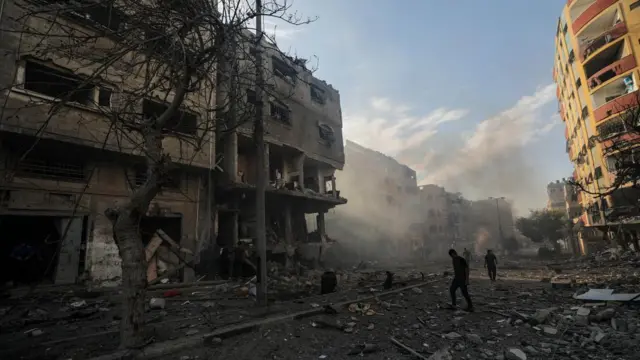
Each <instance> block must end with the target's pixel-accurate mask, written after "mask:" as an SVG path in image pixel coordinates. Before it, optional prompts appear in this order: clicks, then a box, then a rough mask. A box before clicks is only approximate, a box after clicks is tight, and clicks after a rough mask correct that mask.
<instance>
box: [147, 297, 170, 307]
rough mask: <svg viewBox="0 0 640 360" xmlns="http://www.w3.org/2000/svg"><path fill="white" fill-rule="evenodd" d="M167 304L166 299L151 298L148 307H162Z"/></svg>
mask: <svg viewBox="0 0 640 360" xmlns="http://www.w3.org/2000/svg"><path fill="white" fill-rule="evenodd" d="M166 305H167V301H166V300H165V299H161V298H151V299H150V300H149V308H150V309H164V307H165V306H166Z"/></svg>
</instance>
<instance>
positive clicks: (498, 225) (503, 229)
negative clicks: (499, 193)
mask: <svg viewBox="0 0 640 360" xmlns="http://www.w3.org/2000/svg"><path fill="white" fill-rule="evenodd" d="M469 218H470V222H471V225H470V228H471V229H472V232H473V234H474V237H475V248H476V251H478V252H484V250H486V249H502V248H503V243H504V241H505V240H508V239H515V237H516V234H515V222H514V218H513V206H512V204H511V202H510V201H509V200H508V199H505V198H488V199H482V200H474V201H472V202H471V207H470V214H469Z"/></svg>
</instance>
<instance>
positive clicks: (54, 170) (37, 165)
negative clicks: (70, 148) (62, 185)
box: [16, 151, 87, 182]
mask: <svg viewBox="0 0 640 360" xmlns="http://www.w3.org/2000/svg"><path fill="white" fill-rule="evenodd" d="M86 174H87V172H86V163H85V161H84V160H82V159H79V158H74V157H73V154H68V155H65V156H56V155H53V154H43V153H40V152H38V153H36V152H35V151H33V152H31V153H29V154H28V155H27V157H26V158H25V159H22V161H20V162H19V163H18V166H17V168H16V175H17V176H19V177H32V178H40V179H50V180H62V181H82V182H84V181H86V178H87V177H86Z"/></svg>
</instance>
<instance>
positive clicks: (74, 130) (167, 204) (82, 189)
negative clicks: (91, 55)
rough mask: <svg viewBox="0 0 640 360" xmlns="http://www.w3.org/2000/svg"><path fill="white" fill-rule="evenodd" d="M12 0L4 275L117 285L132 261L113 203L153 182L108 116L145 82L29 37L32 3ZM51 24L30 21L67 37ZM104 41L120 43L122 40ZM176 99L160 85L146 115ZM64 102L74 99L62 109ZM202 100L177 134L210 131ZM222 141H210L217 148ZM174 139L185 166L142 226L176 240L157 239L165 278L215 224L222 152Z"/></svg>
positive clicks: (114, 21)
mask: <svg viewBox="0 0 640 360" xmlns="http://www.w3.org/2000/svg"><path fill="white" fill-rule="evenodd" d="M3 4H4V5H5V6H4V16H5V17H4V18H3V24H4V27H5V30H6V29H15V30H16V31H15V32H12V31H4V32H3V37H2V42H1V43H0V46H1V47H2V50H3V53H4V55H3V57H2V60H1V61H2V71H0V83H2V84H3V85H4V86H3V89H4V90H3V92H2V95H1V97H2V102H3V104H4V111H3V116H2V119H1V123H0V132H1V140H0V149H1V150H0V159H1V161H0V172H2V177H1V179H2V180H1V182H0V192H1V194H2V198H1V199H2V200H1V202H0V231H1V232H2V234H3V235H2V236H3V240H2V245H0V256H1V257H2V261H1V263H2V267H3V268H2V269H1V272H2V273H3V274H4V276H5V278H4V279H3V280H5V281H13V282H14V283H16V282H17V283H30V282H40V281H43V280H44V282H45V283H54V284H69V283H75V282H79V281H81V280H89V281H91V282H93V283H97V284H100V285H110V284H117V283H118V282H119V279H120V276H121V259H120V256H119V253H118V247H117V246H116V244H115V242H114V240H113V233H112V224H111V222H110V221H109V220H108V219H107V218H106V217H105V215H104V214H105V210H106V209H107V208H110V207H114V206H118V205H119V204H122V203H123V202H124V201H126V200H127V199H128V198H129V196H130V195H131V193H132V190H133V189H135V188H136V187H138V186H141V184H143V183H144V182H145V179H146V176H147V173H146V166H145V162H144V158H143V157H142V156H140V152H139V151H138V150H136V147H139V144H138V143H136V142H134V141H130V139H131V137H126V136H122V135H121V134H120V135H118V132H116V131H111V127H110V126H111V125H110V121H109V119H108V117H107V116H106V115H105V113H109V111H110V109H114V108H118V107H119V106H120V105H119V104H121V103H122V102H121V101H120V100H122V99H124V97H125V95H124V94H125V93H126V92H127V90H130V89H129V87H128V86H129V85H131V86H135V85H134V83H133V82H132V83H122V79H123V77H118V75H117V74H119V72H118V70H117V69H116V65H118V64H115V65H114V71H110V72H108V74H110V75H107V72H105V73H103V75H104V76H101V77H92V73H93V72H94V71H95V67H97V66H98V64H94V65H95V66H79V64H78V63H77V62H76V61H75V60H74V59H73V58H67V57H65V56H66V53H63V52H59V53H58V52H55V51H51V49H52V48H51V47H48V48H43V46H47V42H46V41H42V38H41V37H39V36H36V35H30V34H27V33H23V32H21V30H20V27H21V26H23V25H22V24H20V23H18V22H17V21H16V20H15V19H17V18H20V16H22V15H24V12H25V11H26V10H25V9H24V8H21V7H19V6H18V4H24V3H22V2H20V1H8V2H6V3H3ZM83 11H86V13H83ZM124 19H125V16H124V15H123V14H121V13H119V12H118V10H117V9H115V8H110V7H108V6H94V7H86V8H82V9H78V10H77V11H75V12H65V13H61V14H60V15H59V16H58V17H57V18H56V20H55V21H56V22H57V23H58V24H59V26H65V27H66V28H73V29H77V30H79V31H83V32H85V33H89V34H91V33H95V34H98V32H99V31H102V30H100V29H112V30H113V31H116V30H117V29H118V27H119V26H120V25H121V24H122V22H123V21H124ZM51 21H53V20H51V19H49V18H47V17H46V16H42V17H37V18H29V19H28V23H29V24H30V26H32V27H36V28H41V29H43V30H41V31H50V33H51V36H55V35H56V34H57V32H56V31H59V30H60V28H58V27H56V26H51V27H50V29H47V28H48V27H49V26H50V24H51ZM61 38H62V39H64V38H65V37H64V36H62V37H61ZM101 40H104V41H105V42H107V43H108V41H111V40H112V39H106V38H104V39H101ZM74 46H76V45H74ZM145 54H146V55H144V56H155V53H153V52H152V53H145ZM136 55H137V56H143V55H141V54H136ZM129 74H130V73H129ZM111 75H113V77H112V76H111ZM129 76H131V75H129ZM126 77H127V76H124V78H126ZM78 89H80V90H78ZM165 95H167V94H163V93H159V92H158V91H150V92H149V94H148V96H147V97H146V98H144V99H142V98H140V99H138V100H139V101H136V102H135V104H134V105H132V106H134V107H135V111H136V112H137V113H140V114H141V116H143V118H144V117H153V116H157V113H158V111H160V112H162V111H163V109H165V108H166V107H167V102H166V101H167V99H169V101H170V99H172V95H169V96H168V97H167V96H165ZM62 98H67V99H68V101H66V102H64V103H63V106H62V107H61V108H57V109H56V111H52V109H53V108H54V107H58V105H59V104H61V103H60V99H62ZM199 99H200V100H199ZM201 99H203V98H202V97H198V96H197V94H194V96H188V97H187V100H186V101H185V104H189V106H185V107H184V108H182V109H180V110H179V111H178V112H177V113H176V115H175V116H174V118H172V119H171V120H170V122H169V125H168V126H173V125H171V124H174V125H175V131H176V132H179V133H181V134H184V135H185V136H194V137H195V136H197V135H202V134H199V133H198V132H199V131H201V130H199V127H198V124H199V123H200V121H201V120H202V119H203V118H204V117H205V116H206V114H204V113H202V112H201V111H200V110H199V109H201V108H202V107H204V106H199V104H201V103H199V101H203V100H201ZM191 106H193V108H191ZM210 140H213V139H211V138H207V140H206V141H205V143H206V144H205V145H204V148H205V149H209V148H210V146H209V145H208V141H210ZM163 145H164V149H165V151H166V152H167V153H168V154H169V155H171V157H172V159H173V161H174V163H175V165H176V169H175V170H172V171H171V175H170V178H171V180H170V181H169V183H168V184H167V185H166V186H164V187H163V190H162V191H161V193H160V194H159V195H158V196H156V197H155V199H154V200H153V201H152V204H151V206H150V208H149V211H148V212H147V214H146V215H145V216H144V217H143V218H142V220H141V223H140V234H141V236H142V240H143V242H144V243H145V245H146V244H149V243H150V242H152V238H154V236H155V235H156V231H157V230H158V229H161V230H163V234H164V235H165V237H166V238H167V239H169V241H170V242H171V243H172V244H173V245H168V244H167V243H164V242H163V243H164V244H163V245H160V244H157V245H158V246H155V245H154V246H155V249H156V250H155V252H154V257H153V258H150V259H149V260H150V263H153V264H155V265H156V269H155V275H157V273H158V272H163V271H169V270H171V269H174V270H175V269H176V268H179V267H180V266H179V265H178V264H179V261H178V259H177V257H176V255H175V254H174V253H173V252H171V251H169V248H174V249H173V250H175V248H176V247H177V248H178V249H179V251H180V252H181V253H182V255H183V257H184V258H189V256H190V255H191V254H193V253H194V251H195V249H196V239H197V234H199V233H201V232H202V231H203V230H204V229H205V228H207V227H209V226H210V223H209V219H208V218H207V216H206V215H205V208H206V206H205V203H206V199H207V198H208V197H209V195H208V194H207V191H206V186H205V185H206V181H207V180H206V179H207V176H206V174H207V172H208V169H209V164H210V162H211V159H212V158H213V157H214V155H215V153H214V152H209V151H206V152H198V151H196V149H195V148H194V146H192V145H190V144H189V143H188V142H180V141H179V140H178V139H176V138H173V137H171V136H167V137H166V138H164V140H163ZM201 200H203V201H201ZM16 257H20V258H22V259H23V260H24V258H25V257H27V258H28V259H27V260H26V261H23V262H21V263H20V265H16V262H15V261H12V260H11V259H15V258H16ZM14 266H19V267H20V268H15V267H14ZM152 272H153V270H152ZM192 274H193V272H192V271H191V270H190V269H188V268H185V269H183V270H182V271H180V272H176V277H177V278H179V279H181V280H189V279H191V278H192ZM155 275H152V276H155ZM43 276H44V279H43Z"/></svg>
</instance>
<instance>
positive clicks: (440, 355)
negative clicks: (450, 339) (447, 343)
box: [427, 348, 453, 360]
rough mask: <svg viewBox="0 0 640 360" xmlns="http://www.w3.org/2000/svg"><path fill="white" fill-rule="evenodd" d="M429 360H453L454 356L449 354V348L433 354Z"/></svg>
mask: <svg viewBox="0 0 640 360" xmlns="http://www.w3.org/2000/svg"><path fill="white" fill-rule="evenodd" d="M427 360H453V356H452V355H451V352H449V348H444V349H440V350H438V351H436V352H435V353H433V354H431V356H429V358H427Z"/></svg>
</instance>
